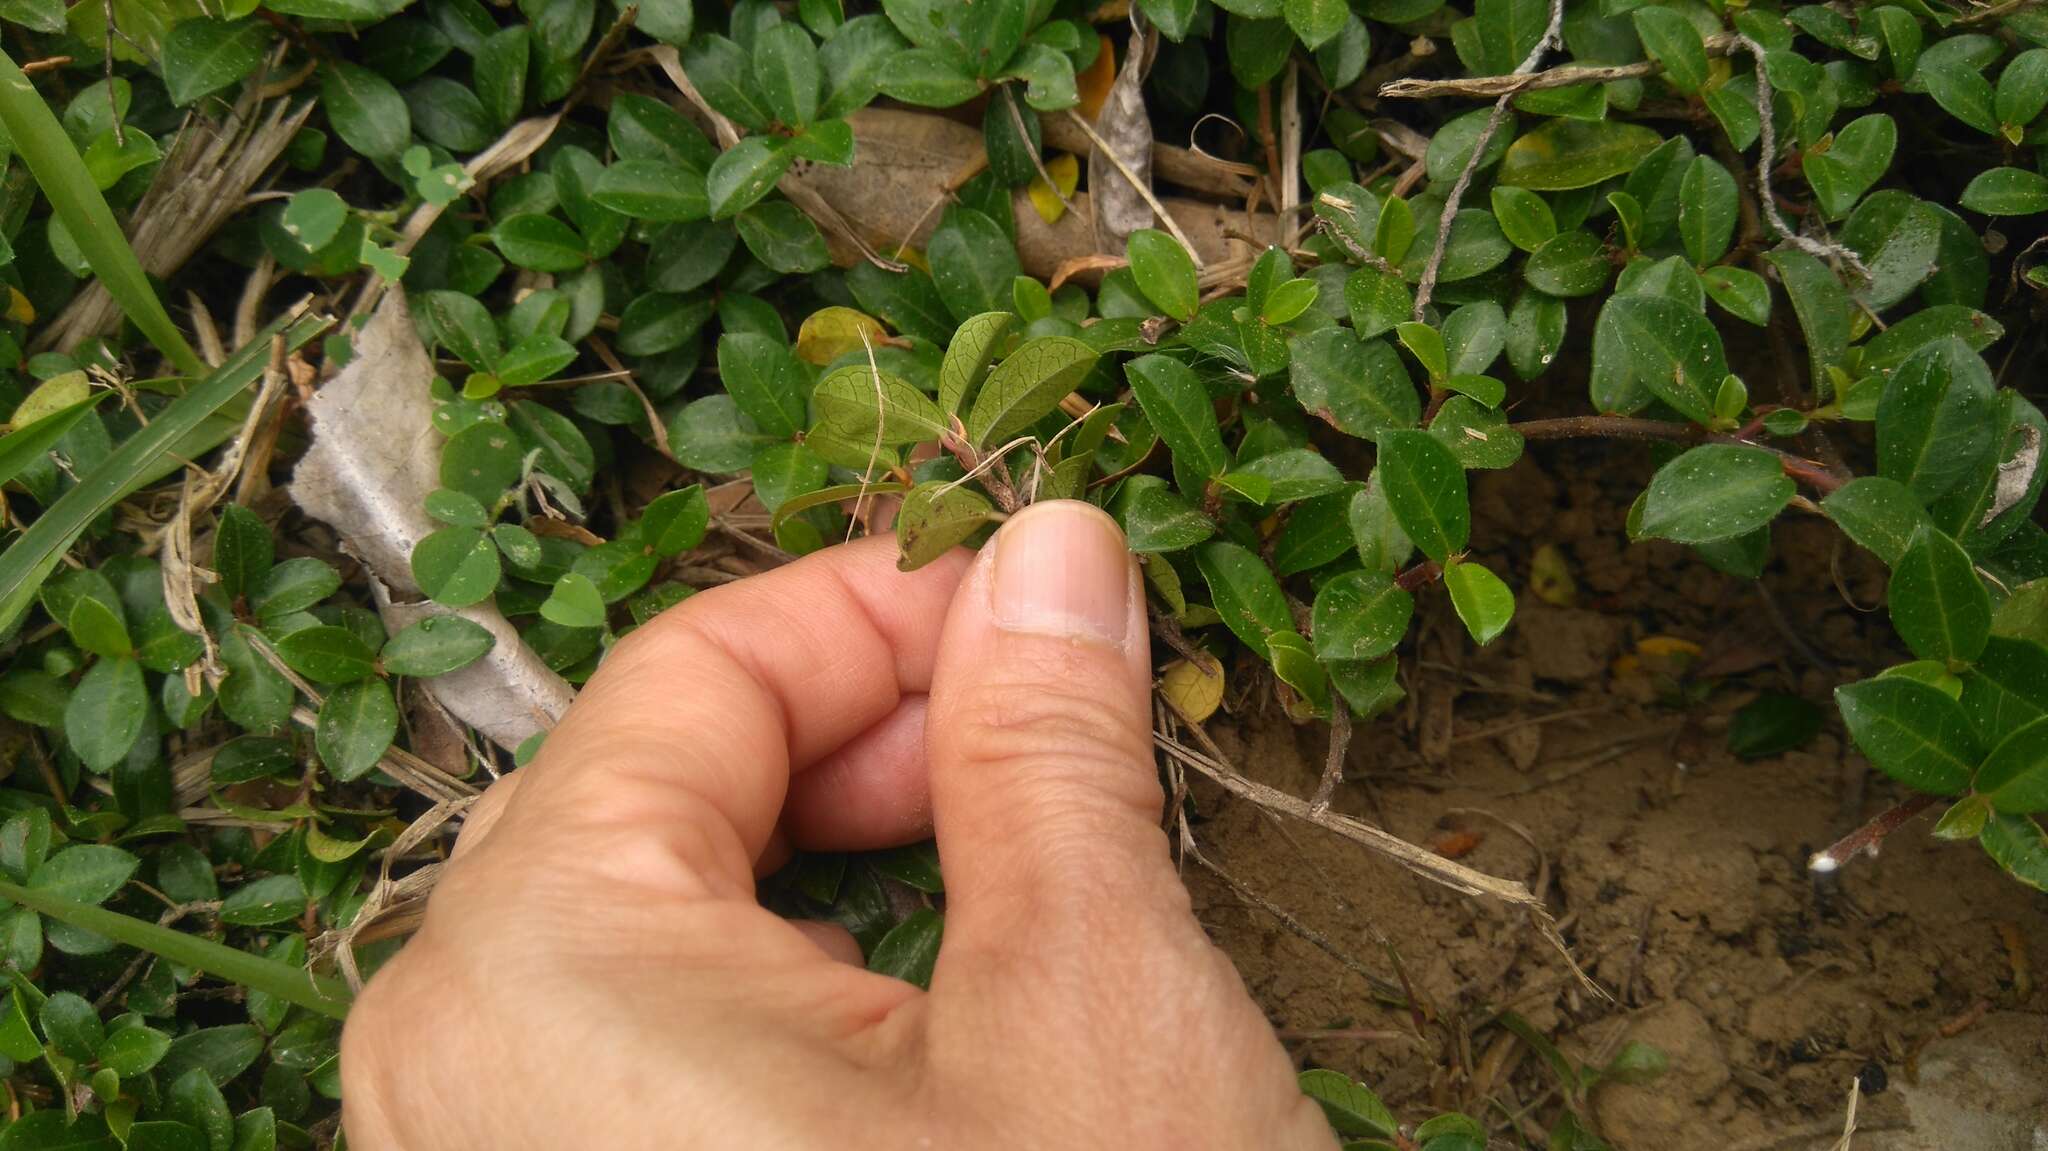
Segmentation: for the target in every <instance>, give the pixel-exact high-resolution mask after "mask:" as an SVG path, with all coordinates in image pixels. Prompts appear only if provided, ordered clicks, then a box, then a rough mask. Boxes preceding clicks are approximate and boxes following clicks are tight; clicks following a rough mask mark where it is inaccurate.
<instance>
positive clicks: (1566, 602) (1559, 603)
mask: <svg viewBox="0 0 2048 1151" xmlns="http://www.w3.org/2000/svg"><path fill="white" fill-rule="evenodd" d="M1529 590H1530V591H1532V592H1535V593H1536V598H1538V599H1540V600H1542V601H1543V602H1544V603H1547V604H1550V605H1551V606H1553V607H1570V606H1572V603H1573V602H1574V601H1576V600H1577V599H1578V598H1579V585H1578V582H1577V581H1576V580H1574V579H1572V569H1571V566H1570V565H1569V564H1567V563H1566V562H1565V558H1564V553H1563V552H1561V551H1559V550H1557V545H1556V544H1544V545H1543V546H1542V547H1539V548H1537V549H1536V554H1535V555H1534V556H1532V557H1531V558H1530V561H1529Z"/></svg>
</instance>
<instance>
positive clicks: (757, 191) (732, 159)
mask: <svg viewBox="0 0 2048 1151" xmlns="http://www.w3.org/2000/svg"><path fill="white" fill-rule="evenodd" d="M790 159H791V157H790V154H789V152H788V151H786V150H785V149H783V148H781V147H779V146H777V144H776V143H775V141H773V140H771V139H769V138H767V137H764V136H748V137H746V138H745V139H743V140H741V141H740V142H739V143H737V144H734V145H733V146H732V147H730V148H727V149H726V150H725V151H724V152H723V153H722V154H720V156H719V157H718V159H717V160H716V161H715V162H713V163H712V165H711V170H710V171H709V172H707V173H705V174H704V195H705V197H706V198H707V200H708V202H709V203H710V206H711V218H712V219H714V220H727V219H731V218H732V217H733V216H736V215H738V214H739V213H740V212H741V211H743V210H745V209H747V208H750V207H752V206H754V205H755V204H756V203H758V202H760V199H761V197H763V196H766V195H767V194H768V193H769V192H770V191H772V190H774V188H775V182H776V181H777V180H780V179H781V178H782V174H783V173H784V172H787V171H788V170H789V163H790Z"/></svg>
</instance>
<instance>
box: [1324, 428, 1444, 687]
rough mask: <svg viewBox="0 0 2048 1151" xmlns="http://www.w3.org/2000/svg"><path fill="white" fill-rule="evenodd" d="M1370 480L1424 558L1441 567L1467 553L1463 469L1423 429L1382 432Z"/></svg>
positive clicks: (1439, 442)
mask: <svg viewBox="0 0 2048 1151" xmlns="http://www.w3.org/2000/svg"><path fill="white" fill-rule="evenodd" d="M1373 476H1374V478H1375V479H1376V480H1377V481H1378V482H1379V483H1381V484H1383V485H1385V489H1386V499H1387V505H1388V506H1389V507H1390V508H1392V509H1393V512H1394V518H1395V519H1397V520H1399V521H1400V524H1401V530H1402V531H1403V532H1405V533H1406V534H1407V536H1408V538H1409V539H1410V540H1413V541H1414V542H1415V546H1417V547H1419V548H1421V549H1422V552H1423V554H1424V555H1427V556H1428V557H1429V558H1431V559H1433V560H1435V561H1437V562H1438V563H1443V562H1444V561H1446V560H1448V559H1449V558H1450V557H1451V556H1452V555H1454V554H1456V553H1458V552H1461V551H1464V550H1465V542H1466V539H1467V538H1468V536H1469V535H1470V534H1471V530H1472V511H1471V506H1470V504H1469V502H1468V499H1467V496H1466V492H1465V469H1464V468H1462V467H1460V466H1459V465H1458V457H1456V456H1455V455H1452V454H1451V450H1450V449H1449V448H1447V447H1445V446H1444V445H1443V443H1442V441H1440V440H1438V439H1437V438H1436V437H1434V436H1432V435H1430V434H1429V433H1428V432H1421V431H1392V432H1386V433H1383V434H1382V435H1381V436H1380V438H1379V463H1378V465H1377V466H1376V467H1375V468H1374V469H1373ZM1350 658H1361V659H1364V658H1370V657H1369V656H1357V657H1350Z"/></svg>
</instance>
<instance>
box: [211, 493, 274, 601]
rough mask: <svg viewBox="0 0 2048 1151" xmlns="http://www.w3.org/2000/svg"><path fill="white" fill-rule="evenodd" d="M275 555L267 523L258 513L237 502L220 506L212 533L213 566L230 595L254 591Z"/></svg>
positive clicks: (232, 596) (221, 587) (238, 597)
mask: <svg viewBox="0 0 2048 1151" xmlns="http://www.w3.org/2000/svg"><path fill="white" fill-rule="evenodd" d="M275 556H276V549H275V545H274V544H272V542H271V539H270V525H268V524H266V523H264V522H263V520H262V518H261V517H260V516H258V515H257V514H256V513H255V512H252V511H250V510H249V509H248V508H245V507H243V506H242V505H240V504H229V505H227V506H226V507H224V508H222V509H221V513H220V525H219V527H217V528H216V529H215V530H214V535H213V570H214V571H215V572H216V573H217V574H218V575H219V576H220V589H221V591H223V592H225V593H226V594H227V596H228V598H229V599H240V598H242V597H243V596H245V595H247V594H249V593H250V592H252V591H254V590H255V589H256V587H257V585H258V584H260V583H262V582H263V577H264V576H266V575H268V574H270V565H271V564H272V563H273V562H274V560H275Z"/></svg>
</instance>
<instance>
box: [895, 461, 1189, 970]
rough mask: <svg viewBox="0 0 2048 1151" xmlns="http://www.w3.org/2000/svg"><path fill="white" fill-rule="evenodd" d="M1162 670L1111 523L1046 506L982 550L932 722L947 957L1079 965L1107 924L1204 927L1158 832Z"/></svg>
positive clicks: (1063, 505) (941, 654)
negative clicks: (1156, 726) (1153, 704)
mask: <svg viewBox="0 0 2048 1151" xmlns="http://www.w3.org/2000/svg"><path fill="white" fill-rule="evenodd" d="M1150 664H1151V651H1150V645H1149V643H1148V640H1147V633H1146V626H1145V605H1144V597H1143V594H1142V591H1141V588H1140V585H1139V581H1138V567H1137V563H1136V561H1135V560H1134V559H1133V557H1132V556H1131V554H1130V553H1129V551H1128V550H1127V548H1126V546H1125V543H1124V537H1123V533H1122V532H1121V531H1120V530H1119V529H1118V528H1117V525H1116V522H1115V521H1114V520H1112V519H1110V517H1109V516H1108V515H1106V514H1105V513H1103V512H1102V511H1101V510H1100V509H1098V508H1096V507H1094V506H1092V505H1090V504H1086V503H1081V502H1077V501H1072V500H1055V501H1047V502H1043V503H1038V504H1033V505H1032V506H1030V507H1028V508H1026V509H1024V510H1023V511H1021V512H1018V513H1017V514H1016V515H1014V516H1013V517H1011V519H1010V521H1009V522H1008V523H1006V524H1004V525H1003V527H1002V529H1001V530H1000V531H998V532H997V533H996V535H995V537H994V538H993V539H992V540H990V542H989V543H988V545H987V546H985V547H984V548H983V549H982V551H981V554H980V556H979V558H978V559H977V561H976V563H975V566H974V568H973V569H972V571H971V572H970V573H969V574H968V576H967V578H966V579H965V580H964V581H963V582H962V583H961V585H960V589H959V591H958V593H957V594H956V595H955V596H954V599H953V604H952V608H951V612H950V614H949V615H948V616H947V619H946V626H945V629H944V631H943V632H942V633H941V637H940V640H939V651H938V658H937V664H936V666H935V668H934V670H933V675H932V687H931V700H930V709H929V712H928V714H927V718H926V725H925V731H926V737H925V738H926V751H927V755H928V759H929V762H930V772H931V795H932V809H933V820H934V826H935V830H936V832H937V836H938V844H939V854H940V857H941V858H942V859H943V860H944V863H945V868H946V890H947V907H948V911H947V926H946V936H947V939H946V943H947V950H948V951H949V952H955V953H958V952H961V951H967V952H972V951H979V950H981V949H982V947H983V946H984V945H986V946H988V947H991V948H999V949H1003V950H1006V951H1014V950H1016V949H1017V948H1018V947H1020V946H1022V945H1024V944H1025V942H1026V941H1029V945H1030V946H1031V947H1033V948H1034V949H1054V948H1056V949H1058V953H1063V954H1065V955H1068V956H1075V955H1077V953H1078V952H1084V951H1092V950H1094V949H1095V948H1097V947H1100V946H1101V945H1102V941H1103V938H1104V933H1101V932H1099V931H1091V930H1090V926H1091V925H1092V926H1094V927H1098V928H1099V926H1100V925H1101V924H1102V922H1103V920H1104V918H1105V917H1114V921H1117V922H1121V923H1125V924H1131V920H1132V919H1133V918H1142V919H1149V920H1151V922H1152V925H1154V926H1157V925H1159V924H1160V923H1161V922H1162V920H1161V919H1160V918H1158V917H1162V916H1163V917H1166V919H1168V920H1171V919H1174V918H1177V919H1178V920H1179V921H1181V924H1184V928H1183V927H1182V926H1181V925H1179V924H1177V925H1176V926H1175V927H1174V928H1173V930H1174V931H1175V932H1176V933H1178V932H1179V931H1181V930H1184V929H1193V928H1194V922H1193V919H1192V917H1190V916H1189V914H1188V912H1187V896H1186V892H1185V889H1184V888H1183V887H1182V886H1181V883H1180V880H1179V877H1178V876H1177V875H1176V874H1175V873H1174V871H1173V868H1172V864H1171V862H1170V860H1169V857H1168V853H1167V841H1166V836H1165V834H1164V833H1163V832H1162V831H1161V830H1160V814H1161V808H1162V806H1163V796H1162V794H1161V791H1160V787H1159V779H1158V773H1157V771H1156V769H1155V768H1154V766H1153V761H1152V738H1151V723H1150V683H1151V673H1150ZM1131 925H1132V926H1135V924H1131Z"/></svg>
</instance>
